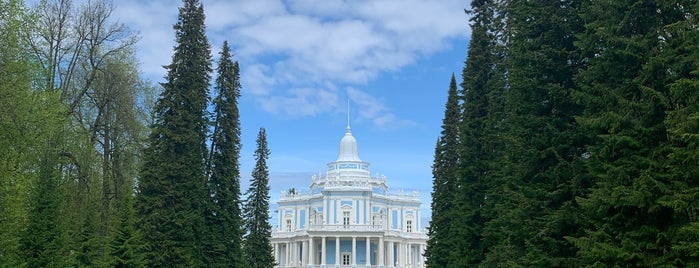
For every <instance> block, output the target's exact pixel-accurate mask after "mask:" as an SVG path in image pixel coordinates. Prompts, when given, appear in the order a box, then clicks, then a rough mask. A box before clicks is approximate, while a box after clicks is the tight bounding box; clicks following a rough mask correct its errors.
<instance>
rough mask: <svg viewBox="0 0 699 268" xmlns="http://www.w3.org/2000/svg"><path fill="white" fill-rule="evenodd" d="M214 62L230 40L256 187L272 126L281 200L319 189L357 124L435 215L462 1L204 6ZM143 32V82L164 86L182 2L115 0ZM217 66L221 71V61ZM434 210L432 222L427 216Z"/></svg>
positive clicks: (393, 182) (458, 60) (359, 133)
mask: <svg viewBox="0 0 699 268" xmlns="http://www.w3.org/2000/svg"><path fill="white" fill-rule="evenodd" d="M202 2H203V4H204V10H205V12H206V27H207V28H206V30H207V34H208V36H209V41H210V42H211V43H212V48H213V53H214V58H215V59H217V58H218V52H219V51H220V47H221V45H222V44H223V41H224V40H228V42H229V44H230V45H231V48H232V51H233V52H234V53H235V58H234V60H237V61H239V63H240V66H241V79H242V86H243V89H242V98H241V99H240V102H239V105H240V113H241V121H242V128H243V152H242V154H243V155H242V160H241V165H242V169H243V181H244V182H243V183H244V184H245V185H247V184H248V180H249V178H250V171H251V169H252V167H253V166H254V158H253V151H254V150H255V146H256V145H255V138H256V135H257V132H258V130H259V128H260V127H264V128H266V129H267V135H268V137H267V138H268V143H269V147H270V150H271V156H270V159H269V162H268V164H269V169H270V173H271V178H270V180H271V185H272V193H271V194H272V202H273V203H274V202H276V200H277V199H278V196H279V192H280V191H281V190H285V189H288V188H291V187H294V188H297V189H301V190H302V191H303V190H305V189H308V186H309V184H310V176H311V175H312V174H313V173H319V172H324V171H325V164H326V163H328V162H331V161H334V160H335V159H336V157H337V150H338V145H339V141H340V139H341V138H342V136H343V135H344V131H345V126H346V125H347V108H348V100H349V109H350V115H349V118H350V124H351V127H352V132H353V134H354V136H355V138H356V139H357V140H358V142H359V152H360V156H361V159H362V160H363V161H367V162H370V163H371V164H372V167H371V169H372V173H378V174H383V175H386V176H387V178H388V183H389V187H390V189H391V191H392V192H400V191H406V192H409V191H419V192H420V195H421V200H422V201H423V209H424V210H428V209H429V203H430V192H431V187H432V175H431V164H432V156H433V151H434V145H435V142H436V140H437V137H438V136H439V132H440V126H441V120H442V117H443V115H444V104H445V102H446V93H447V89H448V86H449V79H450V76H451V74H452V73H456V74H457V78H460V76H459V74H460V71H461V68H462V67H463V62H464V59H465V55H466V47H467V39H468V37H469V36H470V30H469V28H468V18H467V16H466V15H465V14H464V8H467V7H468V1H458V0H434V1H432V0H396V1H389V0H386V1H383V0H378V1H374V0H356V1H348V0H317V1H316V0H314V1H311V0H299V1H279V0H255V1H236V0H202ZM114 5H115V6H116V10H115V13H114V16H115V17H116V18H117V19H118V20H119V22H122V23H124V24H126V25H127V26H129V27H130V28H131V29H132V30H134V31H137V32H139V34H140V36H141V40H140V42H139V45H138V52H137V54H138V57H139V60H140V63H141V68H142V70H143V75H144V77H146V78H147V79H149V80H151V81H153V82H162V80H163V78H162V77H163V76H164V75H165V70H164V69H163V68H162V66H163V65H166V64H169V63H170V61H171V57H172V47H173V45H174V32H173V30H172V25H173V24H174V23H175V21H176V19H177V12H178V10H177V7H179V6H181V1H179V0H150V1H142V0H114ZM214 67H215V66H214ZM423 215H429V213H428V212H427V211H425V213H424V214H423Z"/></svg>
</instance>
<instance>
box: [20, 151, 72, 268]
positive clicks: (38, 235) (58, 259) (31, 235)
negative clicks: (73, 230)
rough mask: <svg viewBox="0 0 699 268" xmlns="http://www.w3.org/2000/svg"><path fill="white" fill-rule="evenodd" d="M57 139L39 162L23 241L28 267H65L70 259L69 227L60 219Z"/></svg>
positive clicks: (21, 248)
mask: <svg viewBox="0 0 699 268" xmlns="http://www.w3.org/2000/svg"><path fill="white" fill-rule="evenodd" d="M55 143H56V141H55V138H51V139H50V141H49V146H47V148H46V154H45V155H44V156H43V159H42V160H41V162H40V164H39V169H40V171H39V174H38V180H37V181H36V185H35V187H34V189H33V191H32V192H31V199H30V204H31V208H30V209H29V214H28V223H27V227H26V230H25V233H24V234H23V235H22V240H21V241H20V242H21V244H20V250H21V251H22V253H23V255H24V259H25V261H26V266H27V267H29V268H34V267H56V268H58V267H65V266H66V265H68V262H67V248H68V247H67V239H68V237H67V236H66V235H67V232H66V226H65V225H64V222H63V221H62V220H61V212H62V209H63V206H62V199H61V196H60V191H59V187H58V181H59V179H60V176H59V172H58V165H59V162H58V161H57V160H58V159H59V156H58V154H57V153H58V152H56V149H55V146H51V144H55Z"/></svg>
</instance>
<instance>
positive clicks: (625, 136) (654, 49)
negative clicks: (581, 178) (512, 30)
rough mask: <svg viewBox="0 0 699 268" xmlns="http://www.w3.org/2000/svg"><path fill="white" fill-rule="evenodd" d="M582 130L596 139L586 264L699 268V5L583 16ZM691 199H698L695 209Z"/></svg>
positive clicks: (633, 7) (578, 241) (630, 4)
mask: <svg viewBox="0 0 699 268" xmlns="http://www.w3.org/2000/svg"><path fill="white" fill-rule="evenodd" d="M583 10H584V11H585V12H584V13H583V17H584V19H585V32H584V34H582V35H580V36H579V39H580V41H579V44H580V47H581V49H582V50H583V52H585V54H584V56H585V58H584V59H585V61H586V62H588V63H589V67H588V68H587V70H585V71H584V72H581V74H580V76H579V79H578V83H579V84H580V91H579V92H578V95H577V97H578V101H579V102H580V103H582V104H584V105H585V111H584V114H583V116H581V117H579V118H578V122H579V123H580V125H581V126H583V127H584V128H585V130H586V131H587V132H589V134H590V136H591V137H594V138H595V144H594V145H593V146H590V147H589V153H588V155H589V159H588V160H587V161H588V169H589V170H590V172H591V174H592V175H593V176H594V179H595V181H596V184H595V187H594V188H593V189H592V192H591V193H590V195H589V196H588V197H587V198H585V199H581V205H582V208H583V209H584V212H585V213H586V216H587V217H589V218H590V226H589V227H588V228H586V229H585V233H584V234H583V235H580V236H577V237H575V238H572V239H571V240H572V241H573V242H574V244H575V245H576V246H578V248H579V252H578V256H579V257H580V258H581V260H582V261H583V262H584V264H587V265H597V266H622V267H672V266H674V267H692V266H696V265H697V262H698V257H699V256H698V255H697V254H696V252H697V251H696V246H697V245H699V243H698V241H699V237H698V236H697V235H696V234H697V230H699V228H697V225H696V222H697V216H696V215H697V203H696V200H699V199H697V197H698V196H699V195H698V194H697V193H698V192H699V190H698V188H697V186H699V185H698V184H697V183H696V179H695V178H696V176H695V175H696V174H697V171H696V170H697V169H696V159H697V151H696V149H692V148H696V137H697V136H696V135H697V130H698V129H699V128H697V124H696V122H697V117H696V112H697V110H696V107H697V106H698V105H699V103H697V102H698V100H697V94H696V92H697V75H698V74H697V71H696V70H697V52H696V49H697V45H696V44H697V40H698V39H697V30H696V17H695V16H696V14H697V3H696V1H614V2H599V3H594V4H592V3H590V4H588V5H586V6H585V8H584V9H583ZM689 200H692V201H689Z"/></svg>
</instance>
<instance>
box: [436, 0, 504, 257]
mask: <svg viewBox="0 0 699 268" xmlns="http://www.w3.org/2000/svg"><path fill="white" fill-rule="evenodd" d="M496 7H497V1H488V0H485V1H472V2H471V10H468V11H467V13H469V14H470V15H472V17H471V19H470V21H471V40H470V41H469V46H468V55H467V58H466V62H465V66H464V68H463V70H462V74H461V78H462V83H461V92H460V95H461V96H462V98H463V102H462V104H461V108H462V119H461V121H460V122H459V136H460V148H459V155H460V160H461V165H460V167H459V171H460V174H461V175H460V176H459V178H458V180H457V185H458V187H457V190H456V193H457V194H456V196H455V200H454V203H455V204H456V206H457V215H459V217H458V218H460V219H459V220H454V221H453V222H452V224H453V225H454V226H453V227H452V228H454V230H456V232H457V236H458V237H459V239H457V240H456V244H455V245H454V247H453V250H451V251H450V254H451V255H450V257H449V259H450V263H449V266H448V267H472V266H475V265H477V264H478V263H480V262H481V261H482V258H483V254H482V252H483V246H482V242H481V241H482V229H483V224H484V221H485V218H484V215H483V212H482V205H483V202H484V201H485V198H486V174H488V172H487V171H488V165H487V163H488V159H489V158H490V157H491V152H490V150H489V149H492V148H493V147H494V146H493V145H494V143H496V142H498V139H497V136H489V132H488V131H487V129H488V128H487V127H488V123H489V121H488V119H489V109H490V107H489V103H490V101H489V98H491V96H497V95H496V94H495V92H497V91H502V90H501V89H498V88H497V85H498V84H497V83H495V82H496V81H497V79H498V76H497V74H496V72H497V69H496V68H494V67H495V66H499V64H498V62H497V59H498V58H497V57H496V44H497V39H496V37H497V34H496V33H497V32H498V29H497V26H498V24H497V23H495V22H496V19H497V18H496V17H495V11H496Z"/></svg>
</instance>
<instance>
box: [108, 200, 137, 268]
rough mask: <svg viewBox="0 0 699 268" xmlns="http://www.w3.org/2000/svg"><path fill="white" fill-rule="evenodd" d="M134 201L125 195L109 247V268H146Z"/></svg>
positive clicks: (118, 210) (119, 208)
mask: <svg viewBox="0 0 699 268" xmlns="http://www.w3.org/2000/svg"><path fill="white" fill-rule="evenodd" d="M129 192H130V191H129ZM133 199H134V198H133V197H132V196H130V195H125V196H123V197H122V202H121V203H119V207H118V209H117V215H116V218H117V221H116V223H115V224H114V227H113V228H114V231H113V234H112V237H111V238H110V241H109V245H108V253H107V254H108V255H109V256H108V263H107V265H108V266H109V267H115V268H140V267H145V265H144V259H143V255H144V249H143V246H142V243H143V241H142V236H141V233H140V232H139V231H138V229H137V228H136V223H135V215H134V208H133Z"/></svg>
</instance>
